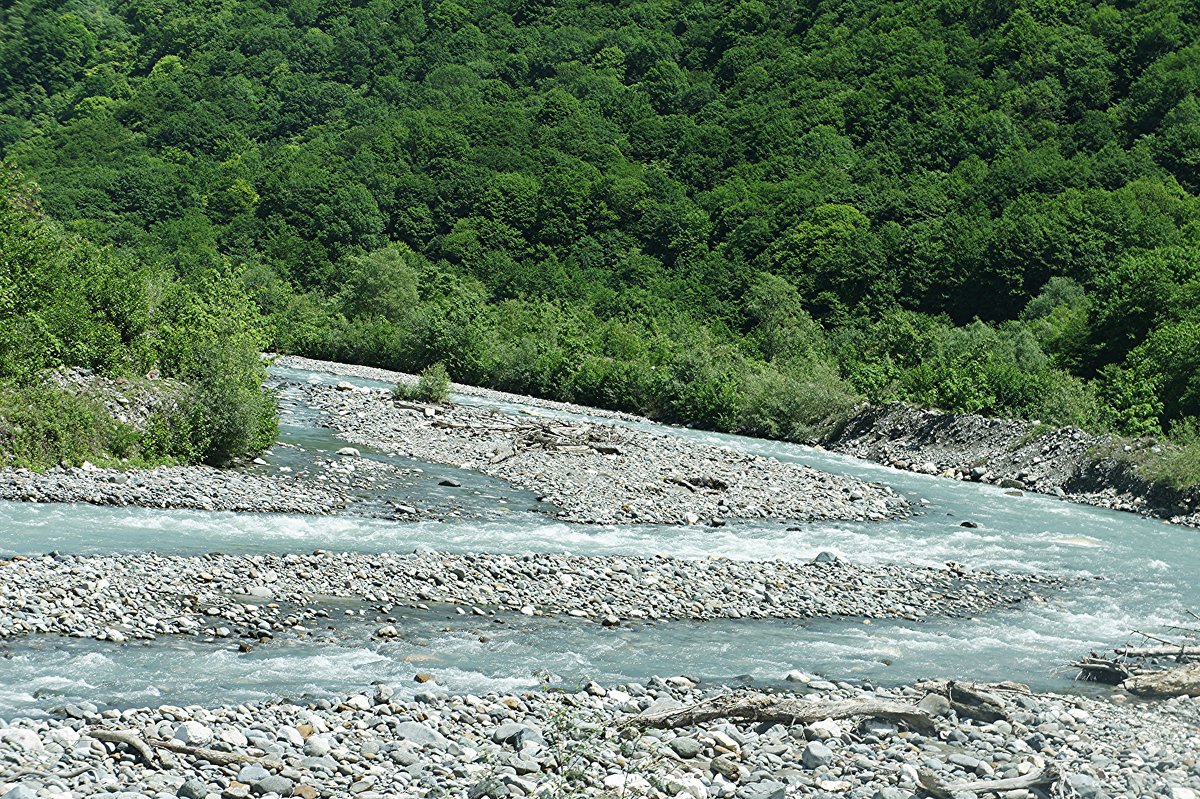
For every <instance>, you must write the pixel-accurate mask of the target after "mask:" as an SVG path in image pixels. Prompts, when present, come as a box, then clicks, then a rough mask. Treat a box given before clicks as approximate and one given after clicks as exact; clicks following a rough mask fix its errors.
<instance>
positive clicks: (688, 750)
mask: <svg viewBox="0 0 1200 799" xmlns="http://www.w3.org/2000/svg"><path fill="white" fill-rule="evenodd" d="M669 745H670V747H671V748H672V749H674V750H675V754H677V755H679V756H680V757H683V758H692V757H696V756H697V755H699V754H700V753H701V752H703V751H704V744H702V743H700V742H699V741H697V740H696V739H695V738H687V737H684V738H675V739H674V740H672V741H671V743H670V744H669Z"/></svg>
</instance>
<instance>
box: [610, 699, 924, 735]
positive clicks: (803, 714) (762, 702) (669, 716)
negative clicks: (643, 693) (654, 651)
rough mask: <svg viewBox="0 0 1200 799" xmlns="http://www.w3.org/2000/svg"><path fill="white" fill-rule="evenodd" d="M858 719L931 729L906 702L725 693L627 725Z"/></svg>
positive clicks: (644, 716) (921, 713)
mask: <svg viewBox="0 0 1200 799" xmlns="http://www.w3.org/2000/svg"><path fill="white" fill-rule="evenodd" d="M858 716H865V717H868V718H877V719H885V720H887V721H899V722H903V723H905V724H907V725H908V726H909V727H912V728H914V729H919V730H932V729H933V728H934V721H933V716H932V715H930V714H929V713H928V712H926V711H925V710H924V709H923V708H920V707H918V706H916V705H911V704H908V703H906V702H891V701H888V700H884V699H859V700H840V701H834V702H809V701H806V700H803V699H797V698H794V697H780V696H770V695H762V694H750V695H743V694H727V695H724V696H715V697H712V698H711V699H705V700H704V701H702V702H698V703H696V704H694V705H691V706H689V707H684V708H677V709H674V710H664V711H661V712H659V713H648V714H646V713H644V714H642V715H640V716H635V717H633V718H632V719H630V720H629V721H628V722H627V724H636V725H640V726H643V727H657V728H665V729H674V728H676V727H690V726H692V725H694V724H701V723H703V722H706V721H713V720H715V719H742V720H744V721H774V722H779V723H782V724H811V723H813V722H816V721H821V720H823V719H848V718H854V717H858Z"/></svg>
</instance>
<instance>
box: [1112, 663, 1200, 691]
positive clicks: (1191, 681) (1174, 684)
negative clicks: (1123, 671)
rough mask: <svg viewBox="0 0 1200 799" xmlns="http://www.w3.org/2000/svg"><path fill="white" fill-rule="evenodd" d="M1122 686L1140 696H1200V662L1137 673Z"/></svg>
mask: <svg viewBox="0 0 1200 799" xmlns="http://www.w3.org/2000/svg"><path fill="white" fill-rule="evenodd" d="M1121 687H1122V688H1124V689H1125V690H1126V691H1129V693H1131V694H1137V695H1139V696H1154V697H1171V696H1200V663H1189V664H1187V665H1186V666H1178V667H1176V668H1173V669H1165V670H1163V671H1151V672H1146V673H1144V674H1137V675H1135V676H1133V677H1130V678H1129V679H1127V680H1125V682H1123V683H1121Z"/></svg>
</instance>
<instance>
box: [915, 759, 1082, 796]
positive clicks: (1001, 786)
mask: <svg viewBox="0 0 1200 799" xmlns="http://www.w3.org/2000/svg"><path fill="white" fill-rule="evenodd" d="M1057 780H1058V772H1057V771H1055V770H1054V768H1053V767H1051V766H1047V767H1046V768H1043V769H1039V770H1038V771H1031V772H1029V773H1028V774H1026V775H1025V776H1023V777H1009V778H1007V779H1003V780H967V781H964V782H945V781H944V780H942V778H941V777H939V776H938V775H937V774H934V773H933V772H932V771H930V770H929V769H927V768H921V769H917V782H919V783H920V785H921V787H922V788H924V789H925V791H926V792H928V793H929V795H930V796H935V797H937V799H952V798H953V796H954V795H955V794H956V793H1005V792H1006V791H1016V790H1020V789H1022V788H1036V787H1040V786H1043V785H1053V784H1054V782H1055V781H1057Z"/></svg>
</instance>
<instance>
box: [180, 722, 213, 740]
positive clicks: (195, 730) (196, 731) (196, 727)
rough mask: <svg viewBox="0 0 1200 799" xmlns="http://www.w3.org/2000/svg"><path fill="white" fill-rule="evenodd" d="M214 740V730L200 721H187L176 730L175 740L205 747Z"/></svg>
mask: <svg viewBox="0 0 1200 799" xmlns="http://www.w3.org/2000/svg"><path fill="white" fill-rule="evenodd" d="M212 739H213V734H212V730H210V729H209V728H208V727H205V726H204V725H203V724H201V723H200V722H198V721H185V722H183V723H182V724H180V725H179V726H178V727H176V728H175V740H177V741H183V742H184V743H185V744H192V745H193V746H203V745H204V744H206V743H208V742H209V741H211V740H212Z"/></svg>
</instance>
